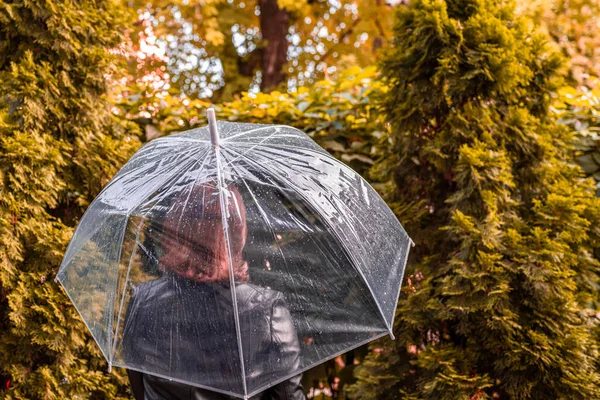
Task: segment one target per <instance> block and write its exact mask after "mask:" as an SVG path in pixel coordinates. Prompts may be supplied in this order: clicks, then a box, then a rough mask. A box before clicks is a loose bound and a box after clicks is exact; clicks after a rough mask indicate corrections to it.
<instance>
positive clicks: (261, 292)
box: [235, 283, 284, 309]
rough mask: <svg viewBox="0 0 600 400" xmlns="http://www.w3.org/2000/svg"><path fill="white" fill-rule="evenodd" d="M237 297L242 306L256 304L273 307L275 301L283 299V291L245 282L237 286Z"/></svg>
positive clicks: (245, 307)
mask: <svg viewBox="0 0 600 400" xmlns="http://www.w3.org/2000/svg"><path fill="white" fill-rule="evenodd" d="M235 293H236V297H237V301H238V304H239V305H240V308H242V309H248V308H254V307H255V306H258V305H260V306H262V307H265V308H266V307H269V308H270V307H271V306H272V305H273V303H274V302H276V301H278V300H283V299H284V296H283V293H281V292H279V291H277V290H273V289H269V288H265V287H262V286H257V285H253V284H250V283H245V284H242V285H238V286H236V290H235Z"/></svg>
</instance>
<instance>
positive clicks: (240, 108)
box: [119, 67, 387, 173]
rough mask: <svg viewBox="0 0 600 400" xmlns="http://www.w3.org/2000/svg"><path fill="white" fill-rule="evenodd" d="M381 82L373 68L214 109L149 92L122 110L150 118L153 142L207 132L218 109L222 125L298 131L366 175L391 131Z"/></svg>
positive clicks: (129, 115) (252, 96) (349, 71)
mask: <svg viewBox="0 0 600 400" xmlns="http://www.w3.org/2000/svg"><path fill="white" fill-rule="evenodd" d="M375 78H376V71H375V68H373V67H370V68H365V69H361V68H359V67H351V68H348V69H346V70H344V71H342V72H341V73H340V74H339V78H338V79H337V80H335V81H331V80H323V81H319V82H317V83H315V84H314V86H312V87H310V88H306V87H301V88H299V89H298V91H297V92H292V93H281V92H278V91H274V92H271V93H257V94H249V93H247V92H244V93H242V94H241V96H239V97H238V98H237V99H236V100H234V101H231V102H226V103H222V104H217V105H212V104H211V103H209V102H207V101H204V100H198V99H196V100H192V99H190V98H188V97H186V96H182V95H177V96H171V95H166V96H165V95H164V94H161V93H158V94H157V93H155V92H148V93H143V94H142V95H141V96H136V97H135V98H134V99H135V100H136V101H127V102H123V103H121V104H120V105H119V106H120V109H121V114H122V115H123V116H124V117H127V118H130V119H134V120H137V119H140V118H141V117H142V116H146V117H147V119H148V120H149V121H148V122H147V124H146V125H145V127H146V133H147V135H148V136H149V139H151V138H153V137H156V136H161V135H165V134H169V133H171V132H176V131H183V130H187V129H190V128H194V127H197V126H204V125H205V124H206V118H205V115H206V109H207V108H208V107H214V108H215V111H216V114H217V118H219V119H227V120H230V121H238V122H252V123H263V124H280V125H290V126H294V127H296V128H298V129H301V130H303V131H304V132H306V133H307V134H308V135H309V136H311V137H312V138H313V139H314V140H316V141H317V142H318V143H319V144H320V145H321V146H323V147H324V148H325V149H327V150H328V151H329V152H330V153H332V154H333V155H334V156H335V157H337V158H339V159H341V160H342V161H344V162H346V163H347V164H349V165H350V166H351V167H353V168H354V169H355V170H356V171H358V172H360V173H365V171H366V170H367V169H369V168H370V167H371V165H372V164H373V155H374V154H375V153H376V152H377V150H376V148H377V147H378V146H380V145H381V144H380V143H379V142H380V138H381V137H383V136H384V132H385V130H386V129H387V128H386V127H385V126H384V121H383V119H382V116H381V114H380V113H379V110H378V108H379V107H378V106H377V105H376V102H374V101H373V98H374V97H378V96H379V94H380V93H381V92H383V91H384V88H383V87H382V85H381V84H380V83H379V82H377V81H376V80H375Z"/></svg>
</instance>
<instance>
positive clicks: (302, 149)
mask: <svg viewBox="0 0 600 400" xmlns="http://www.w3.org/2000/svg"><path fill="white" fill-rule="evenodd" d="M231 144H235V145H236V146H244V145H251V144H252V145H254V146H252V147H256V146H258V145H262V146H265V147H267V146H269V147H275V148H276V149H280V148H284V149H290V150H296V151H298V152H303V151H307V152H309V153H314V154H318V155H320V156H323V157H327V158H330V159H332V160H335V161H337V162H340V160H338V159H337V158H335V157H334V156H332V155H331V154H329V153H328V152H326V151H325V152H322V151H319V150H317V149H311V148H310V147H296V146H290V145H286V144H280V143H263V142H260V143H252V142H231ZM251 150H252V149H248V150H246V151H251Z"/></svg>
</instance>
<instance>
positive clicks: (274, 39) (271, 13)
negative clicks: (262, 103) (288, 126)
mask: <svg viewBox="0 0 600 400" xmlns="http://www.w3.org/2000/svg"><path fill="white" fill-rule="evenodd" d="M259 5H260V29H261V31H262V37H263V39H264V40H265V42H266V47H265V49H264V54H263V57H262V81H261V84H260V89H261V90H262V91H263V92H269V91H271V90H273V89H275V87H276V86H277V85H279V84H280V83H281V82H283V81H284V80H285V78H286V76H285V74H284V72H283V67H284V65H285V63H286V62H287V48H288V43H287V39H286V36H287V34H288V29H289V14H288V12H287V11H286V10H284V9H282V8H279V5H278V4H277V0H259Z"/></svg>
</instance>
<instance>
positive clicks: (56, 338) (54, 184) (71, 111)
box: [0, 0, 139, 399]
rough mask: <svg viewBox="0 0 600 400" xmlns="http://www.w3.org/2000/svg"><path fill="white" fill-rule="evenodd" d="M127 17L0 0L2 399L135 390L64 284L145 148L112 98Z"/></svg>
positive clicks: (102, 4)
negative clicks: (97, 208)
mask: <svg viewBox="0 0 600 400" xmlns="http://www.w3.org/2000/svg"><path fill="white" fill-rule="evenodd" d="M122 14H124V13H123V10H122V9H120V8H119V7H117V6H116V3H114V2H112V1H107V0H96V1H85V0H82V1H79V0H76V1H72V2H64V1H60V2H53V1H41V0H31V1H23V0H11V1H4V2H1V3H0V35H1V39H0V239H1V240H0V398H8V399H77V398H79V399H83V398H93V399H100V398H110V399H116V398H122V397H124V396H125V397H126V396H128V392H127V389H126V385H125V380H124V379H123V375H122V374H121V375H119V374H113V375H109V374H108V373H107V370H106V363H105V362H104V361H103V360H102V358H101V355H100V352H99V350H98V348H97V346H96V344H95V343H94V341H93V339H92V338H91V336H90V335H89V334H88V332H87V329H86V328H85V326H84V324H83V322H81V319H80V318H79V316H78V315H77V312H76V311H75V309H74V308H73V306H72V305H71V303H70V302H69V300H68V299H67V297H66V295H65V294H64V292H63V291H62V289H60V288H59V286H58V284H57V283H55V282H54V277H55V275H56V273H57V271H58V266H59V264H60V261H61V259H62V256H63V254H64V251H65V248H66V245H67V243H68V240H69V239H70V237H71V235H72V232H73V227H74V225H75V224H76V223H77V221H78V219H79V218H80V216H81V215H82V212H83V210H84V208H85V207H86V206H87V205H88V203H89V202H90V201H91V200H92V199H93V198H94V196H95V195H96V194H97V193H98V191H99V190H100V189H101V188H102V187H103V186H104V185H105V184H106V183H107V182H108V180H109V179H110V178H111V177H112V176H113V175H114V174H115V173H116V171H117V170H118V168H119V167H120V166H121V164H123V163H124V161H126V160H127V159H128V158H129V157H130V156H131V155H132V154H133V152H134V151H135V149H136V148H137V146H138V145H139V140H138V137H137V128H136V126H135V125H134V124H131V123H127V122H123V121H121V120H119V119H117V118H116V117H115V116H114V115H113V113H112V112H111V108H110V106H109V104H108V102H107V98H106V93H107V90H108V87H107V85H108V84H107V82H109V81H110V80H109V79H107V78H109V77H110V75H111V74H114V73H116V70H115V67H114V65H116V64H115V59H114V57H113V55H111V53H110V49H111V48H114V47H116V46H117V45H118V44H119V43H120V40H121V37H120V34H119V31H120V30H121V28H120V24H121V22H122V20H121V18H122V16H121V15H122Z"/></svg>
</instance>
